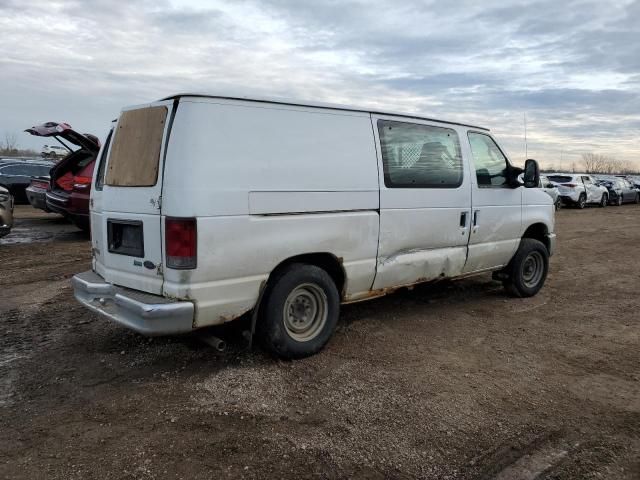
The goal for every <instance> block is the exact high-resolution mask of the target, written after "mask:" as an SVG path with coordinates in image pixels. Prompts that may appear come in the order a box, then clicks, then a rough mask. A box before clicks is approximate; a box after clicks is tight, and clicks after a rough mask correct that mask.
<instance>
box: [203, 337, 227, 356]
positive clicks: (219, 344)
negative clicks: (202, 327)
mask: <svg viewBox="0 0 640 480" xmlns="http://www.w3.org/2000/svg"><path fill="white" fill-rule="evenodd" d="M200 340H202V341H203V342H204V343H206V344H207V345H209V346H210V347H213V349H214V350H217V351H218V352H224V351H225V350H226V349H227V344H226V342H225V341H224V340H222V339H221V338H218V337H214V336H213V335H206V336H202V337H200Z"/></svg>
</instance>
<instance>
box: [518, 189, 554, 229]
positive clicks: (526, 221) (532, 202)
mask: <svg viewBox="0 0 640 480" xmlns="http://www.w3.org/2000/svg"><path fill="white" fill-rule="evenodd" d="M537 223H541V224H543V225H545V226H546V227H547V231H548V233H553V232H555V206H554V204H553V199H552V198H551V197H550V196H549V195H548V194H547V193H546V192H545V191H544V190H543V189H540V188H523V189H522V231H521V232H520V236H522V234H523V233H524V232H525V231H526V230H527V228H529V227H530V226H531V225H535V224H537Z"/></svg>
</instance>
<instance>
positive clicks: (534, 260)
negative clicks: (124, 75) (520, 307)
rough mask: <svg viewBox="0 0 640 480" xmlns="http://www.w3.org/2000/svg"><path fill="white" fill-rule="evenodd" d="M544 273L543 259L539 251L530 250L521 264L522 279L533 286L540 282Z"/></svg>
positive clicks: (528, 285) (529, 285)
mask: <svg viewBox="0 0 640 480" xmlns="http://www.w3.org/2000/svg"><path fill="white" fill-rule="evenodd" d="M543 273H544V259H543V258H542V255H541V254H540V252H531V253H530V254H529V255H528V256H527V258H525V260H524V262H523V264H522V281H523V282H524V284H525V285H526V286H527V287H529V288H533V287H535V286H537V285H538V283H540V280H541V279H542V274H543Z"/></svg>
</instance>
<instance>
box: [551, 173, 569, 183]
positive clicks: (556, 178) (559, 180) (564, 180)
mask: <svg viewBox="0 0 640 480" xmlns="http://www.w3.org/2000/svg"><path fill="white" fill-rule="evenodd" d="M549 180H551V181H552V182H556V183H569V182H571V181H572V180H573V177H569V176H566V175H549Z"/></svg>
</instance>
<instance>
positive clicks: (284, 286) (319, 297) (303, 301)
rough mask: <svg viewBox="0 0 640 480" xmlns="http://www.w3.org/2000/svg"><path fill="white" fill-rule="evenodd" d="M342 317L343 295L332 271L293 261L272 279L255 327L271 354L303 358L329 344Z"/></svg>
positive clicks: (289, 357) (288, 357)
mask: <svg viewBox="0 0 640 480" xmlns="http://www.w3.org/2000/svg"><path fill="white" fill-rule="evenodd" d="M292 296H293V297H292ZM309 305H311V306H309ZM313 305H315V307H313ZM285 310H287V312H286V313H285ZM311 313H312V314H311ZM339 316H340V295H339V293H338V289H337V288H336V284H335V283H334V281H333V279H332V278H331V277H330V276H329V274H328V273H327V272H326V271H324V270H323V269H322V268H319V267H316V266H315V265H306V264H301V263H294V264H291V265H289V266H287V267H285V268H283V269H282V270H280V271H279V272H277V273H276V274H275V276H274V277H273V278H272V279H270V280H269V284H268V286H267V291H266V292H265V296H264V300H263V302H262V305H261V306H260V315H259V319H258V324H257V326H256V327H257V332H258V335H259V338H260V341H261V342H262V344H263V345H264V347H265V348H266V349H267V350H269V352H271V353H272V354H274V355H276V356H278V357H281V358H286V359H291V358H304V357H308V356H310V355H313V354H314V353H317V352H319V351H320V350H321V349H322V348H323V347H324V346H325V345H326V344H327V342H328V341H329V339H330V338H331V335H333V331H334V330H335V328H336V324H337V322H338V317H339ZM310 317H311V318H310ZM305 323H309V325H308V326H307V325H305ZM295 329H298V330H299V331H298V332H295ZM305 337H307V338H305Z"/></svg>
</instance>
